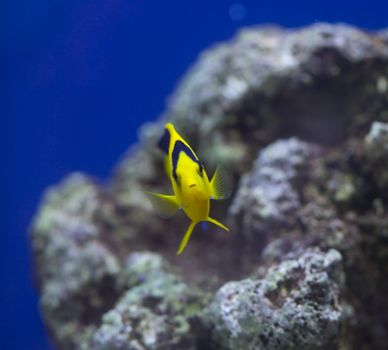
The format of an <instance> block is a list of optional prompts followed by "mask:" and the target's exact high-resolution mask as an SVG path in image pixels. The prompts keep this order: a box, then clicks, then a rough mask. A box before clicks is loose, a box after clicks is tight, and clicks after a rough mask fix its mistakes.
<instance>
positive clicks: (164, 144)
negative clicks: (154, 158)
mask: <svg viewBox="0 0 388 350" xmlns="http://www.w3.org/2000/svg"><path fill="white" fill-rule="evenodd" d="M170 140H171V135H170V132H169V131H168V130H167V129H164V133H163V136H162V137H161V138H160V140H159V142H158V147H159V148H160V149H161V150H162V151H163V152H165V153H166V154H168V147H169V146H170Z"/></svg>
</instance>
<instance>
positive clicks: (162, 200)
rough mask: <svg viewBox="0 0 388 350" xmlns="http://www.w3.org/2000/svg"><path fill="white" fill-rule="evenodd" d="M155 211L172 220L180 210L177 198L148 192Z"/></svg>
mask: <svg viewBox="0 0 388 350" xmlns="http://www.w3.org/2000/svg"><path fill="white" fill-rule="evenodd" d="M146 194H147V195H148V198H149V199H150V201H151V204H152V206H153V208H154V210H155V211H156V212H157V213H158V214H159V215H160V216H161V217H164V218H170V217H171V216H173V215H174V214H175V213H176V211H177V210H178V209H179V205H178V201H177V199H176V197H175V196H172V195H167V194H159V193H153V192H146Z"/></svg>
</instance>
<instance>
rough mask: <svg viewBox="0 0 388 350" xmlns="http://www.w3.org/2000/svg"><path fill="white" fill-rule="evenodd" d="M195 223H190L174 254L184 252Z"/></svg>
mask: <svg viewBox="0 0 388 350" xmlns="http://www.w3.org/2000/svg"><path fill="white" fill-rule="evenodd" d="M196 224H197V223H196V222H194V221H192V222H191V223H190V226H189V228H188V229H187V231H186V233H185V235H184V236H183V239H182V241H181V244H180V246H179V249H178V251H177V252H176V255H181V254H182V252H183V251H184V250H185V248H186V246H187V243H188V242H189V239H190V236H191V234H192V233H193V230H194V227H195V225H196Z"/></svg>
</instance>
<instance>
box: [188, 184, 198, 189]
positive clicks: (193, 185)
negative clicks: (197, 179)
mask: <svg viewBox="0 0 388 350" xmlns="http://www.w3.org/2000/svg"><path fill="white" fill-rule="evenodd" d="M195 186H197V185H196V184H192V185H190V186H189V187H190V188H192V187H195Z"/></svg>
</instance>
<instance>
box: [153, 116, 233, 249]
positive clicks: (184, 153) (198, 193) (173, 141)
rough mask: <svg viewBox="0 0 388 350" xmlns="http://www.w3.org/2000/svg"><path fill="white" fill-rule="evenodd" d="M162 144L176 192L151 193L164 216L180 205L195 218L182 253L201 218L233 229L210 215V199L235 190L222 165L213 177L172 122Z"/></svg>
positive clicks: (183, 240)
mask: <svg viewBox="0 0 388 350" xmlns="http://www.w3.org/2000/svg"><path fill="white" fill-rule="evenodd" d="M158 146H159V148H160V149H161V150H162V151H163V152H164V153H165V154H166V158H165V168H166V172H167V175H168V177H169V178H170V179H171V183H172V188H173V191H174V195H166V194H158V193H152V192H148V194H149V195H150V200H151V202H152V205H153V207H154V208H155V209H156V210H157V211H158V212H159V213H161V214H162V215H163V216H165V217H169V216H172V215H173V214H174V213H175V212H176V211H177V210H178V209H182V210H183V211H184V212H185V213H186V215H187V216H188V217H189V218H190V219H191V223H190V226H189V228H188V229H187V231H186V233H185V235H184V237H183V239H182V242H181V244H180V246H179V249H178V251H177V255H179V254H181V253H182V252H183V250H184V249H185V247H186V245H187V243H188V241H189V239H190V236H191V233H192V232H193V230H194V227H195V225H196V224H197V223H199V222H203V221H209V222H211V223H213V224H215V225H217V226H219V227H221V228H223V229H224V230H226V231H229V229H228V228H227V227H226V226H224V225H223V224H221V223H220V222H218V221H217V220H215V219H213V218H211V217H209V210H210V199H226V198H228V197H229V195H230V192H231V191H230V186H229V181H227V177H226V176H225V174H224V172H223V171H222V170H221V168H220V167H217V169H216V171H215V173H214V175H213V178H212V179H211V181H209V178H208V176H207V174H206V171H205V169H204V167H203V165H202V163H201V162H200V161H199V159H198V157H197V156H196V154H195V153H194V151H193V149H192V148H191V147H190V146H189V144H188V143H187V142H186V141H185V140H184V139H183V138H182V136H180V135H179V134H178V133H177V131H176V130H175V128H174V126H173V125H172V124H171V123H168V124H166V125H165V129H164V134H163V136H162V137H161V139H160V141H159V143H158Z"/></svg>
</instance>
